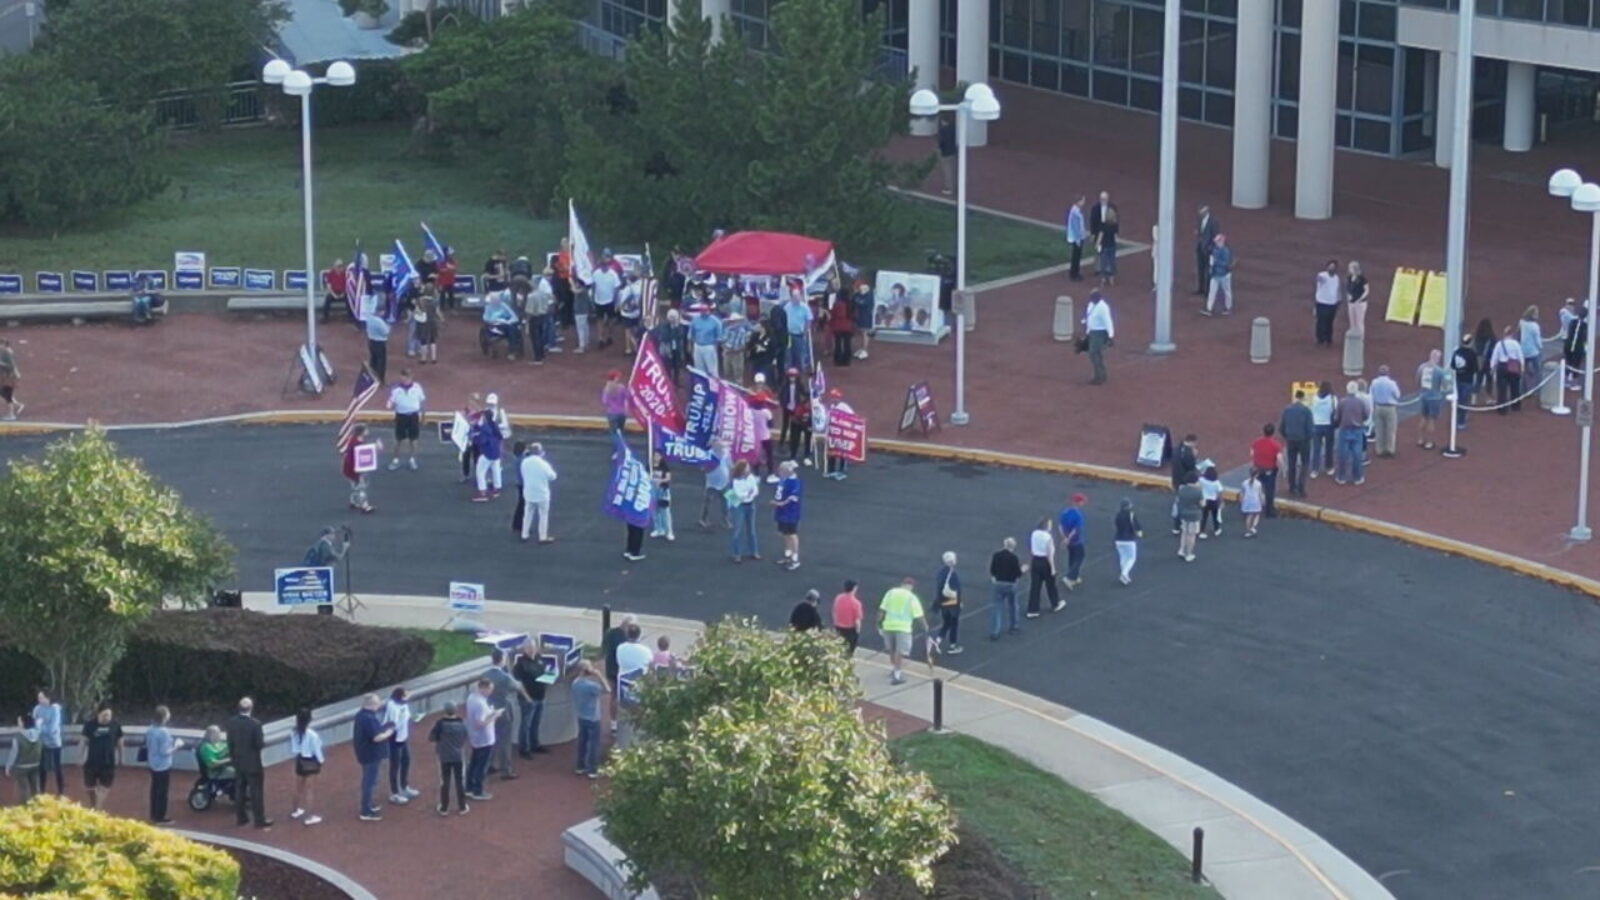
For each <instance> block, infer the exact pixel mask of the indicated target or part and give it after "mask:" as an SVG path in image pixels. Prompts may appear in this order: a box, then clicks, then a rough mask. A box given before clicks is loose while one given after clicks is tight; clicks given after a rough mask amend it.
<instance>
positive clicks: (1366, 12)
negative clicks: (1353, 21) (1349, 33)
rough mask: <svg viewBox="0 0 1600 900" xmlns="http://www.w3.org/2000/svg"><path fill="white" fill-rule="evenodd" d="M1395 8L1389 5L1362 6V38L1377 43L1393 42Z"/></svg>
mask: <svg viewBox="0 0 1600 900" xmlns="http://www.w3.org/2000/svg"><path fill="white" fill-rule="evenodd" d="M1395 15H1396V10H1395V7H1393V6H1390V5H1388V4H1387V3H1363V4H1361V32H1360V33H1361V36H1362V37H1364V38H1371V39H1372V40H1375V41H1393V40H1394V36H1395Z"/></svg>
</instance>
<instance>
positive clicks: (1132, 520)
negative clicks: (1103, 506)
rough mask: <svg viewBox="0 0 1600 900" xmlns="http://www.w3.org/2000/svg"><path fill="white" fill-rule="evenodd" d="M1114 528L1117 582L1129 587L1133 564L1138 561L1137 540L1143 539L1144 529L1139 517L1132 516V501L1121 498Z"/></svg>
mask: <svg viewBox="0 0 1600 900" xmlns="http://www.w3.org/2000/svg"><path fill="white" fill-rule="evenodd" d="M1115 528H1116V545H1117V563H1118V573H1117V581H1118V582H1120V583H1122V584H1123V585H1129V584H1132V583H1133V566H1134V563H1137V562H1138V561H1139V538H1142V537H1144V529H1142V528H1141V527H1140V526H1139V517H1138V516H1135V515H1134V514H1133V501H1132V500H1129V499H1128V498H1126V497H1124V498H1122V503H1121V505H1120V506H1119V507H1118V508H1117V521H1116V525H1115Z"/></svg>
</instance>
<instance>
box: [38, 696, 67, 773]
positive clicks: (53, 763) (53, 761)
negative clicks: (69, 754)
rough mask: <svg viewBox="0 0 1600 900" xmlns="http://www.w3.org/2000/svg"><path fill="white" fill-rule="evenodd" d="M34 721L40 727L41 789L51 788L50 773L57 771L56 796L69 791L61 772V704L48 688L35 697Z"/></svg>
mask: <svg viewBox="0 0 1600 900" xmlns="http://www.w3.org/2000/svg"><path fill="white" fill-rule="evenodd" d="M34 699H35V701H36V702H35V704H34V707H33V723H34V727H36V728H38V729H39V743H40V744H42V745H43V746H42V747H41V748H40V752H39V790H40V791H41V792H43V791H46V790H48V789H49V785H48V784H46V782H47V781H49V779H50V773H51V772H55V773H56V796H57V797H60V796H62V795H63V794H65V793H66V792H67V786H66V778H65V776H63V774H62V772H61V704H59V703H57V702H56V701H55V700H54V698H53V697H52V696H51V694H50V692H49V691H47V690H43V689H40V691H39V693H38V695H37V696H36V697H35V698H34Z"/></svg>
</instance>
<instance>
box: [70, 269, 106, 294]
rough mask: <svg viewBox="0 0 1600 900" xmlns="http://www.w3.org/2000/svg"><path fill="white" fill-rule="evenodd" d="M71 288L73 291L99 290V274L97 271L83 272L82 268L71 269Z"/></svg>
mask: <svg viewBox="0 0 1600 900" xmlns="http://www.w3.org/2000/svg"><path fill="white" fill-rule="evenodd" d="M72 289H73V290H75V291H98V290H100V275H99V273H98V272H85V271H83V270H82V269H73V270H72Z"/></svg>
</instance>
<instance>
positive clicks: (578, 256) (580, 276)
mask: <svg viewBox="0 0 1600 900" xmlns="http://www.w3.org/2000/svg"><path fill="white" fill-rule="evenodd" d="M567 240H568V241H569V242H570V243H571V244H572V277H573V278H575V279H577V280H578V281H581V282H583V283H584V284H594V256H593V255H592V254H590V253H589V236H588V235H586V234H584V233H583V226H582V225H581V224H579V222H578V208H577V207H576V206H574V205H573V203H572V199H571V198H570V197H569V198H568V199H567Z"/></svg>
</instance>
